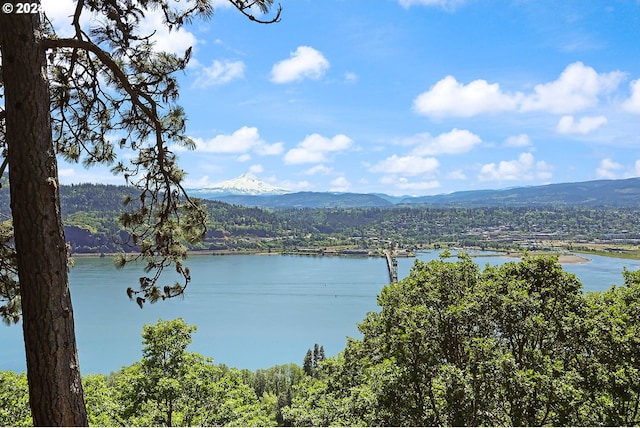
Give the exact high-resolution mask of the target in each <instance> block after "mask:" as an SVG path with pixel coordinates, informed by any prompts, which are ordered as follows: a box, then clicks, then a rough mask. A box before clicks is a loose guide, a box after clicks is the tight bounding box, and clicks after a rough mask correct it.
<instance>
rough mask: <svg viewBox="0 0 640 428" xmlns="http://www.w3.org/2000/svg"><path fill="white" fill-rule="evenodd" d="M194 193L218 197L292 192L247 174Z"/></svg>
mask: <svg viewBox="0 0 640 428" xmlns="http://www.w3.org/2000/svg"><path fill="white" fill-rule="evenodd" d="M194 193H206V194H216V195H253V196H257V195H283V194H285V193H291V191H289V190H287V189H284V188H281V187H276V186H273V185H271V184H269V183H267V182H265V181H262V180H260V179H259V178H258V177H256V176H255V175H253V174H251V173H249V172H247V173H244V174H242V175H240V176H239V177H236V178H233V179H231V180H226V181H221V182H219V183H214V184H211V185H209V186H206V187H204V188H202V189H197V190H195V191H194Z"/></svg>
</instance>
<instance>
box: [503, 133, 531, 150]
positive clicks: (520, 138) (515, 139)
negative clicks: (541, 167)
mask: <svg viewBox="0 0 640 428" xmlns="http://www.w3.org/2000/svg"><path fill="white" fill-rule="evenodd" d="M504 145H505V146H507V147H528V146H530V145H531V139H530V138H529V136H528V135H527V134H520V135H512V136H510V137H509V138H507V139H506V140H505V142H504Z"/></svg>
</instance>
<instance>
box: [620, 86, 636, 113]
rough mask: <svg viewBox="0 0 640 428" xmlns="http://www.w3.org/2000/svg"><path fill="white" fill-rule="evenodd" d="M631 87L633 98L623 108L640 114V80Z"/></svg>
mask: <svg viewBox="0 0 640 428" xmlns="http://www.w3.org/2000/svg"><path fill="white" fill-rule="evenodd" d="M629 86H630V87H631V98H629V99H628V100H626V101H625V102H624V103H623V104H622V108H623V109H624V110H626V111H628V112H630V113H640V79H637V80H634V81H633V82H631V84H630V85H629Z"/></svg>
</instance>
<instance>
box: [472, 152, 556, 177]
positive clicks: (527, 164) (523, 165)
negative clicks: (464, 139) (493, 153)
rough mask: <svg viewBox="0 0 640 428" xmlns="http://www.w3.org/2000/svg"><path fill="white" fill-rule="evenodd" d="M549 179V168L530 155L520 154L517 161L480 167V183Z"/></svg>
mask: <svg viewBox="0 0 640 428" xmlns="http://www.w3.org/2000/svg"><path fill="white" fill-rule="evenodd" d="M549 178H551V167H550V166H549V165H548V164H547V163H546V162H544V161H538V162H536V161H535V159H534V157H533V155H532V154H531V153H521V154H520V156H519V157H518V159H514V160H509V161H500V163H498V164H496V163H494V162H492V163H488V164H485V165H483V166H482V168H481V169H480V174H479V175H478V179H479V180H480V181H516V180H533V179H543V180H544V179H549Z"/></svg>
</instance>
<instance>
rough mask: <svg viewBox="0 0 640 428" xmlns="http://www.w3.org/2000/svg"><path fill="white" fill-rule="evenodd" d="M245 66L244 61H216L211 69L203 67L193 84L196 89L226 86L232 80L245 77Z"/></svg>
mask: <svg viewBox="0 0 640 428" xmlns="http://www.w3.org/2000/svg"><path fill="white" fill-rule="evenodd" d="M244 70H245V64H244V62H242V61H227V60H224V61H219V60H214V61H213V63H212V64H211V65H210V66H209V67H202V68H200V69H199V70H198V71H197V76H196V79H195V81H194V82H193V87H194V88H202V89H204V88H208V87H210V86H218V85H224V84H225V83H229V82H231V81H232V80H236V79H242V78H243V77H244Z"/></svg>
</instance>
